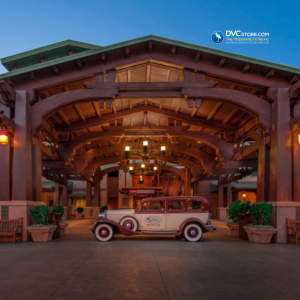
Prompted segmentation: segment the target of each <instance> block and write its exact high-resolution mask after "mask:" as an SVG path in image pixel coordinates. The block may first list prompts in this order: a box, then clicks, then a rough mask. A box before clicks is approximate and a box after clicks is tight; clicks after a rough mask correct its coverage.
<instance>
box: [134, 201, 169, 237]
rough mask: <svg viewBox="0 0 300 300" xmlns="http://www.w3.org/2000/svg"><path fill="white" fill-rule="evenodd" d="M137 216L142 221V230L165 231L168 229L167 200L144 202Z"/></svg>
mask: <svg viewBox="0 0 300 300" xmlns="http://www.w3.org/2000/svg"><path fill="white" fill-rule="evenodd" d="M135 216H136V218H137V219H138V221H139V223H140V230H145V231H164V230H165V229H166V216H165V200H156V201H147V202H144V203H143V205H142V207H141V210H140V211H139V212H138V213H136V215H135Z"/></svg>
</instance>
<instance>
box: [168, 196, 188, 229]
mask: <svg viewBox="0 0 300 300" xmlns="http://www.w3.org/2000/svg"><path fill="white" fill-rule="evenodd" d="M185 219H186V204H185V201H182V200H167V201H166V231H174V230H178V229H179V227H180V225H181V223H182V222H183V221H184V220H185Z"/></svg>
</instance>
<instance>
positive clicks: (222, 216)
mask: <svg viewBox="0 0 300 300" xmlns="http://www.w3.org/2000/svg"><path fill="white" fill-rule="evenodd" d="M215 218H216V219H219V220H228V217H227V207H217V208H215Z"/></svg>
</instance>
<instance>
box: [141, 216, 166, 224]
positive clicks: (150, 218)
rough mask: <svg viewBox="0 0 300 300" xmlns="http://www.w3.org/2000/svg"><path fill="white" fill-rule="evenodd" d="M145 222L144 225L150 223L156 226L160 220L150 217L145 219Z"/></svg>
mask: <svg viewBox="0 0 300 300" xmlns="http://www.w3.org/2000/svg"><path fill="white" fill-rule="evenodd" d="M145 222H146V223H151V224H158V223H161V222H162V218H160V217H152V216H150V217H146V218H145Z"/></svg>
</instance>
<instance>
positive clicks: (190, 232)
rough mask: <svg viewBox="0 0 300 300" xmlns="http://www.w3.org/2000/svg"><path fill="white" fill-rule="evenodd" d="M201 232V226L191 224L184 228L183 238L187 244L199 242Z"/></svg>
mask: <svg viewBox="0 0 300 300" xmlns="http://www.w3.org/2000/svg"><path fill="white" fill-rule="evenodd" d="M202 235H203V230H202V228H201V226H199V225H198V224H195V223H191V224H188V225H186V226H185V228H184V231H183V236H184V238H185V239H186V240H187V241H188V242H198V241H200V240H201V238H202Z"/></svg>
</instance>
